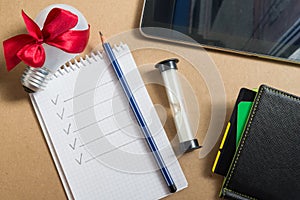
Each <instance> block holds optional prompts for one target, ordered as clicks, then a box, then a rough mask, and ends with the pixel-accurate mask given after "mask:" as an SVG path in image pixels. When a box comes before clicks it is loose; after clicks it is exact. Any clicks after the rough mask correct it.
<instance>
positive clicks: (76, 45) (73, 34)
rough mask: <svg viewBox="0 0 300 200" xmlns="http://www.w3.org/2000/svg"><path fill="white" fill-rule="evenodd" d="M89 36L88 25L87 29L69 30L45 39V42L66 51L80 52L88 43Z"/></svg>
mask: <svg viewBox="0 0 300 200" xmlns="http://www.w3.org/2000/svg"><path fill="white" fill-rule="evenodd" d="M89 36H90V27H89V28H88V29H87V30H69V31H67V32H65V33H63V34H61V35H59V36H57V37H56V38H54V39H52V40H50V41H48V40H47V41H46V43H47V44H49V45H51V46H54V47H57V48H59V49H61V50H63V51H65V52H67V53H81V52H82V51H83V50H84V49H85V47H86V45H87V43H88V40H89Z"/></svg>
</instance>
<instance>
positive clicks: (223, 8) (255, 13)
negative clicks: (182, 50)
mask: <svg viewBox="0 0 300 200" xmlns="http://www.w3.org/2000/svg"><path fill="white" fill-rule="evenodd" d="M299 8H300V1H299V0H244V1H241V0H164V1H161V0H160V1H159V0H146V1H145V7H144V12H143V18H142V22H141V28H142V31H143V32H144V33H145V34H147V35H150V36H155V37H161V38H166V39H171V40H177V39H176V38H174V37H173V36H172V34H167V35H163V34H161V35H160V33H157V32H155V31H153V32H152V31H151V29H147V30H143V28H145V27H162V28H168V29H172V30H176V31H179V32H181V33H183V34H186V35H188V36H190V37H191V38H193V39H194V40H196V41H197V42H198V43H200V44H202V45H204V46H207V47H214V48H221V49H223V50H232V51H239V52H245V53H251V54H255V55H261V56H268V57H273V58H279V59H285V60H292V61H297V60H298V61H300V10H299Z"/></svg>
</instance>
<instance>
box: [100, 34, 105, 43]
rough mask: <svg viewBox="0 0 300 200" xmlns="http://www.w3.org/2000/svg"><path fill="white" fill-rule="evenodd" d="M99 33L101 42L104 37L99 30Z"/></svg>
mask: <svg viewBox="0 0 300 200" xmlns="http://www.w3.org/2000/svg"><path fill="white" fill-rule="evenodd" d="M99 35H100V39H101V42H102V44H103V43H104V40H105V39H104V36H103V34H102V32H101V31H99Z"/></svg>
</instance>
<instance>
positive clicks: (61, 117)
mask: <svg viewBox="0 0 300 200" xmlns="http://www.w3.org/2000/svg"><path fill="white" fill-rule="evenodd" d="M56 114H57V116H58V117H59V118H60V119H61V120H63V118H64V114H65V108H63V109H62V112H61V114H59V113H56Z"/></svg>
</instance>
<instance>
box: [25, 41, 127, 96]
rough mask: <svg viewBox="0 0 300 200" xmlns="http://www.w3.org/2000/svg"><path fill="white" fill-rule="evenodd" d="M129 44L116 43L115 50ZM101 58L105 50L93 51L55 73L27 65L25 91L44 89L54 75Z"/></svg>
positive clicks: (59, 74) (67, 71) (69, 62)
mask: <svg viewBox="0 0 300 200" xmlns="http://www.w3.org/2000/svg"><path fill="white" fill-rule="evenodd" d="M127 47H128V46H127V45H125V44H123V43H120V44H119V45H114V49H113V50H114V51H115V52H116V53H119V52H121V50H125V49H126V48H127ZM99 59H101V60H102V59H103V52H100V51H99V50H97V51H94V52H91V53H90V54H89V55H86V56H84V57H79V58H78V59H76V58H74V59H73V60H71V61H68V62H67V63H66V64H64V65H63V66H62V67H60V68H59V69H58V70H57V71H56V72H55V73H54V74H53V73H52V72H50V71H49V70H48V69H47V68H33V67H30V66H27V67H26V69H25V71H24V72H23V74H22V77H21V83H22V85H23V87H24V89H25V91H27V92H29V93H32V92H37V91H39V90H44V89H45V88H46V86H47V84H48V82H49V81H50V80H51V79H52V78H53V77H54V78H58V77H60V76H63V75H64V74H66V73H70V72H71V71H75V70H77V69H80V68H81V67H82V66H87V65H88V64H91V63H92V62H93V61H94V62H97V61H99Z"/></svg>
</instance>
